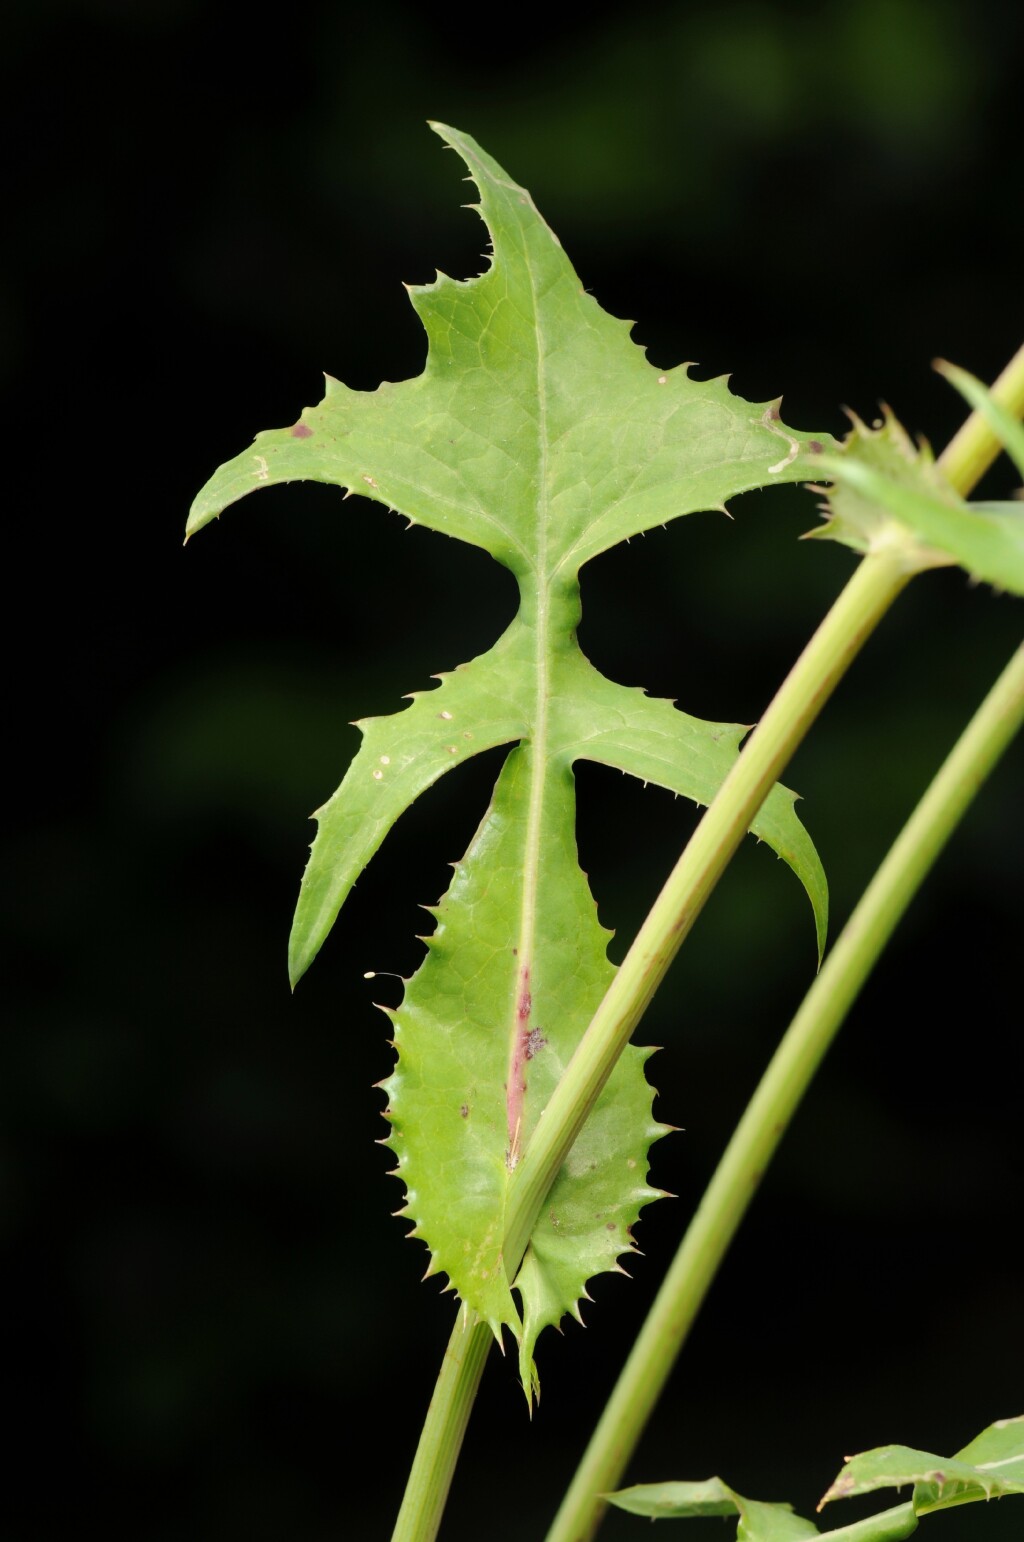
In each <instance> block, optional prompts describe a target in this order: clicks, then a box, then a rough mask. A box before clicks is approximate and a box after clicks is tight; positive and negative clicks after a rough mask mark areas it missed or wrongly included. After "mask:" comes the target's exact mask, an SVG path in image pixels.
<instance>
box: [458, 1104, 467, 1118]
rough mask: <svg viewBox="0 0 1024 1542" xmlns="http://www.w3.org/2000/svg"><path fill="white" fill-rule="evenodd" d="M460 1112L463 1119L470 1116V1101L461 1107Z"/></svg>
mask: <svg viewBox="0 0 1024 1542" xmlns="http://www.w3.org/2000/svg"><path fill="white" fill-rule="evenodd" d="M459 1113H460V1114H461V1115H462V1117H463V1119H468V1118H469V1104H468V1103H463V1105H462V1107H461V1108H460V1109H459Z"/></svg>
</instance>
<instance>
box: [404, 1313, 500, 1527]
mask: <svg viewBox="0 0 1024 1542" xmlns="http://www.w3.org/2000/svg"><path fill="white" fill-rule="evenodd" d="M490 1344H491V1331H490V1329H489V1328H488V1327H487V1326H486V1324H483V1323H479V1322H473V1321H471V1320H470V1316H469V1312H468V1311H467V1309H466V1308H465V1307H462V1309H461V1310H460V1312H459V1315H458V1319H457V1320H456V1323H455V1329H454V1332H453V1333H452V1336H451V1338H450V1339H449V1341H448V1348H447V1349H446V1350H445V1356H444V1359H443V1361H442V1362H441V1374H440V1375H439V1376H438V1378H437V1386H436V1387H435V1388H434V1395H433V1397H432V1398H431V1400H430V1407H429V1408H428V1409H427V1417H426V1420H425V1422H424V1425H423V1433H422V1434H421V1436H420V1442H419V1445H418V1446H417V1447H416V1456H415V1458H414V1460H413V1464H412V1470H411V1471H410V1473H409V1480H408V1482H407V1483H406V1485H405V1494H404V1495H403V1498H402V1508H401V1510H400V1511H399V1512H398V1520H397V1521H396V1522H395V1529H394V1532H393V1533H392V1542H422V1539H423V1538H427V1537H436V1535H437V1530H438V1527H439V1526H440V1524H441V1516H442V1514H443V1512H444V1506H445V1501H446V1500H447V1498H448V1490H449V1488H450V1487H451V1481H452V1474H453V1473H454V1471H455V1463H456V1461H457V1460H458V1456H459V1451H460V1449H461V1446H462V1438H463V1436H464V1435H465V1433H466V1425H467V1424H468V1422H469V1415H470V1413H471V1411H472V1408H473V1402H474V1400H475V1398H476V1394H477V1388H478V1387H479V1385H480V1378H481V1376H482V1375H483V1370H484V1365H485V1363H486V1361H487V1351H488V1349H489V1348H490Z"/></svg>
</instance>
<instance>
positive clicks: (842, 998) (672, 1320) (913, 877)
mask: <svg viewBox="0 0 1024 1542" xmlns="http://www.w3.org/2000/svg"><path fill="white" fill-rule="evenodd" d="M1022 721H1024V647H1021V648H1019V649H1018V650H1017V652H1016V653H1015V654H1014V656H1013V658H1012V659H1011V660H1010V663H1009V664H1008V665H1007V667H1006V669H1005V670H1004V671H1003V673H1002V675H1001V676H1000V677H999V679H998V681H997V682H996V684H995V685H994V686H993V688H992V690H991V691H990V692H989V694H988V696H987V697H986V698H985V701H984V702H983V703H982V705H981V707H980V708H979V710H978V712H977V713H976V714H975V716H974V718H973V719H972V720H971V722H970V724H969V725H968V727H967V729H966V730H965V732H964V733H963V735H962V736H961V738H960V739H959V741H958V742H957V744H956V746H955V747H954V749H953V751H952V753H951V754H950V755H949V758H948V759H947V760H946V762H945V764H944V765H943V767H942V769H941V770H940V771H939V773H938V775H937V776H936V778H935V780H934V781H933V782H932V784H931V786H930V787H929V789H928V791H927V792H926V793H925V795H924V797H923V798H922V799H921V802H920V803H919V804H918V806H917V808H916V809H915V810H914V813H913V814H912V815H911V817H910V819H909V820H908V822H907V824H906V826H905V827H904V829H903V831H902V832H901V834H900V835H899V837H898V839H897V840H896V843H895V845H894V846H893V847H892V849H891V850H890V852H889V854H888V856H887V857H886V858H885V861H884V862H883V863H882V865H881V867H880V868H879V869H878V871H877V873H876V874H875V876H874V878H873V879H872V881H871V883H870V884H869V885H868V888H867V889H866V890H865V893H864V895H863V897H862V899H861V901H860V903H859V904H858V906H857V908H856V909H855V910H854V912H853V914H852V916H851V917H850V919H849V921H848V922H847V924H846V926H845V927H844V929H843V932H842V935H841V936H840V938H839V940H838V941H837V943H836V945H835V947H834V948H833V949H832V952H831V953H830V954H829V957H828V959H827V961H826V963H825V966H824V968H823V969H822V971H821V973H820V974H819V975H818V977H817V978H816V980H815V981H814V984H813V985H812V986H811V989H810V990H809V991H808V993H807V996H806V997H805V999H804V1002H803V1005H802V1006H801V1008H800V1010H799V1012H798V1013H797V1015H796V1017H795V1018H794V1019H793V1022H792V1024H791V1025H790V1027H789V1029H788V1031H787V1033H786V1036H785V1038H784V1039H783V1040H782V1043H781V1044H780V1045H779V1048H778V1050H777V1051H776V1053H775V1056H774V1057H773V1059H772V1061H771V1064H770V1065H769V1067H768V1069H767V1071H766V1072H765V1074H764V1076H763V1078H762V1080H761V1083H760V1085H759V1087H758V1088H757V1091H756V1092H755V1093H754V1096H753V1098H752V1099H751V1100H750V1103H749V1104H748V1106H747V1109H746V1112H745V1113H744V1115H743V1118H742V1119H741V1120H740V1123H739V1125H738V1126H737V1129H736V1132H735V1134H734V1135H733V1137H732V1140H731V1141H730V1142H729V1145H728V1147H727V1149H726V1152H725V1155H724V1156H723V1157H722V1160H721V1162H720V1163H719V1166H718V1169H717V1171H716V1172H715V1175H714V1177H713V1178H712V1180H711V1182H710V1184H709V1185H708V1187H707V1190H706V1192H705V1194H704V1198H703V1199H702V1201H701V1203H700V1206H699V1207H698V1209H697V1212H696V1214H695V1215H694V1218H693V1220H692V1221H691V1223H690V1226H689V1228H688V1230H687V1232H686V1236H685V1237H684V1238H683V1241H682V1244H681V1246H680V1248H679V1251H678V1252H677V1254H676V1256H675V1259H674V1260H673V1262H672V1266H671V1268H670V1269H669V1272H668V1274H667V1275H666V1276H665V1280H664V1282H663V1284H662V1287H661V1289H660V1291H659V1292H658V1295H657V1297H656V1298H655V1301H654V1304H653V1306H652V1307H651V1310H650V1312H649V1314H648V1317H647V1320H646V1322H645V1323H644V1326H643V1328H642V1329H641V1331H640V1335H639V1337H638V1338H637V1340H636V1343H635V1344H634V1346H633V1351H632V1353H631V1354H630V1357H629V1359H628V1360H627V1362H626V1365H625V1367H624V1369H623V1371H622V1374H621V1376H620V1377H619V1381H618V1384H617V1385H616V1387H615V1390H614V1392H613V1393H612V1395H611V1398H610V1399H609V1401H608V1403H607V1405H606V1407H605V1410H604V1413H603V1415H602V1417H601V1420H600V1423H599V1424H598V1426H597V1428H596V1430H595V1431H594V1434H593V1437H592V1438H591V1441H590V1445H589V1446H588V1448H587V1451H586V1453H585V1455H584V1457H583V1460H582V1462H581V1463H580V1465H579V1467H578V1468H577V1471H576V1476H575V1478H574V1480H573V1483H572V1485H571V1487H570V1489H569V1491H568V1493H567V1494H566V1497H565V1500H564V1501H563V1504H562V1508H561V1509H560V1511H559V1513H558V1515H557V1517H556V1519H555V1522H554V1525H553V1526H552V1528H551V1530H550V1532H549V1533H548V1538H547V1542H585V1539H587V1538H589V1537H591V1536H593V1534H594V1532H595V1530H596V1529H597V1526H598V1524H599V1522H600V1519H601V1516H602V1514H603V1511H604V1508H605V1505H604V1501H603V1500H602V1499H601V1497H600V1496H601V1495H602V1494H605V1493H607V1492H608V1491H609V1490H611V1489H614V1488H615V1487H616V1486H617V1485H618V1483H619V1480H620V1478H621V1476H622V1473H623V1471H624V1470H625V1466H626V1463H627V1461H628V1460H629V1458H630V1456H631V1455H632V1453H633V1450H634V1448H635V1446H636V1443H637V1441H638V1439H639V1437H640V1434H641V1432H642V1430H643V1428H644V1426H645V1424H646V1422H647V1419H648V1418H649V1416H650V1414H651V1411H652V1409H653V1408H654V1405H655V1403H656V1401H657V1399H658V1396H659V1395H660V1393H661V1390H662V1388H663V1387H664V1385H665V1382H666V1380H667V1379H668V1376H669V1373H670V1372H671V1370H672V1367H673V1365H674V1363H675V1359H676V1356H677V1355H678V1353H679V1350H680V1348H681V1347H682V1344H683V1341H684V1340H685V1338H686V1335H687V1333H688V1332H689V1329H690V1327H691V1325H692V1323H693V1321H694V1318H695V1317H696V1315H697V1312H698V1311H699V1309H700V1307H701V1304H702V1303H703V1300H704V1297H705V1295H706V1294H707V1290H708V1286H709V1285H710V1283H711V1281H712V1279H713V1278H714V1276H715V1273H716V1271H717V1269H718V1267H719V1264H720V1263H721V1261H722V1258H723V1257H724V1255H725V1252H726V1250H727V1248H728V1247H729V1244H730V1242H731V1241H732V1239H733V1237H734V1235H735V1233H736V1230H737V1227H738V1226H739V1224H740V1221H741V1220H742V1219H743V1216H744V1214H745V1213H746V1210H747V1206H748V1205H749V1204H750V1201H751V1199H752V1198H753V1195H754V1193H755V1192H756V1190H757V1187H758V1184H759V1183H760V1181H761V1177H762V1175H763V1173H764V1171H765V1168H766V1167H767V1165H768V1163H769V1162H770V1160H771V1158H772V1156H773V1154H774V1152H775V1149H776V1147H777V1146H778V1144H779V1141H780V1140H781V1138H782V1136H783V1134H784V1132H785V1130H786V1128H787V1126H788V1124H789V1121H790V1119H791V1118H792V1116H793V1112H794V1110H795V1109H796V1108H797V1106H798V1104H799V1103H800V1100H801V1098H802V1097H803V1095H804V1092H805V1091H806V1090H807V1087H808V1085H809V1083H810V1081H811V1078H812V1077H813V1076H814V1073H815V1071H816V1070H817V1068H818V1066H819V1065H820V1063H821V1061H822V1058H823V1057H824V1055H825V1052H826V1050H827V1049H828V1047H829V1045H830V1044H831V1042H832V1040H833V1038H834V1037H835V1034H836V1031H837V1030H838V1028H839V1026H840V1024H841V1023H842V1021H843V1019H844V1018H845V1016H846V1014H847V1012H848V1011H849V1009H850V1006H851V1005H852V1003H853V1001H854V1000H855V998H856V996H857V993H858V992H859V990H860V988H861V986H862V985H863V983H864V981H865V979H866V978H867V976H868V974H869V973H870V972H871V969H872V968H873V966H874V964H875V962H876V960H877V958H878V956H879V954H880V953H881V951H882V949H883V947H884V946H885V944H886V942H887V941H888V939H889V938H890V936H891V935H892V933H893V931H894V929H895V927H896V924H897V922H898V921H899V919H900V917H901V916H902V915H903V913H904V911H905V910H906V908H907V906H908V905H909V904H910V901H911V899H912V898H913V896H914V895H915V894H916V892H917V890H918V889H919V887H920V885H921V883H922V881H923V879H924V878H925V876H926V874H927V873H928V872H929V870H930V869H931V867H932V865H933V863H934V862H935V860H936V858H937V857H938V855H939V853H940V852H941V850H942V848H943V847H944V845H945V844H946V841H947V840H948V839H949V836H950V834H951V833H952V831H953V830H954V829H955V827H956V825H957V823H958V822H959V820H960V819H961V817H962V816H963V813H964V811H965V809H966V808H967V807H968V805H969V804H970V802H971V800H972V799H973V798H974V795H975V794H976V792H977V791H978V789H979V787H980V786H981V784H982V782H983V781H984V779H985V777H986V776H987V775H988V773H989V771H990V770H991V769H992V767H993V766H994V765H995V763H996V761H997V760H998V759H999V756H1000V755H1001V754H1002V752H1003V750H1004V749H1005V748H1006V746H1007V744H1008V743H1009V742H1010V740H1011V739H1012V737H1013V735H1014V734H1015V733H1016V732H1017V730H1018V729H1019V728H1020V726H1021V723H1022Z"/></svg>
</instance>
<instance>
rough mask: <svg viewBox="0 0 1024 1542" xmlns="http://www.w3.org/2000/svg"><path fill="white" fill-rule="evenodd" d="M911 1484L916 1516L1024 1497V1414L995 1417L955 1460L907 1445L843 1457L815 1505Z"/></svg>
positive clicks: (885, 1447) (876, 1449)
mask: <svg viewBox="0 0 1024 1542" xmlns="http://www.w3.org/2000/svg"><path fill="white" fill-rule="evenodd" d="M908 1484H913V1486H914V1509H915V1510H916V1512H917V1513H918V1514H919V1515H925V1514H928V1513H929V1512H930V1511H932V1510H946V1509H950V1508H951V1507H953V1506H955V1505H962V1504H969V1503H971V1502H973V1501H975V1500H979V1499H995V1498H997V1497H999V1496H1001V1495H1006V1494H1024V1416H1021V1417H1018V1418H1014V1419H1000V1420H998V1421H997V1422H996V1423H995V1424H991V1425H989V1427H988V1428H987V1429H985V1430H983V1431H982V1433H981V1434H980V1435H978V1436H977V1437H976V1438H975V1439H974V1440H972V1441H971V1442H970V1443H969V1444H968V1445H966V1446H964V1448H963V1450H962V1451H958V1452H957V1453H956V1455H955V1456H951V1457H943V1456H936V1455H935V1454H934V1453H933V1452H930V1451H915V1450H913V1449H912V1448H911V1447H910V1446H877V1447H876V1448H875V1449H874V1450H871V1451H863V1452H861V1454H860V1455H859V1456H852V1457H849V1458H848V1459H847V1462H846V1466H845V1467H844V1468H843V1470H842V1472H841V1473H840V1474H839V1476H838V1477H837V1478H836V1480H835V1482H834V1483H833V1484H832V1486H831V1487H830V1488H829V1489H828V1491H827V1493H826V1494H825V1495H824V1496H823V1498H822V1500H821V1503H820V1504H819V1505H818V1509H819V1510H820V1509H821V1508H822V1507H823V1506H824V1505H826V1504H829V1503H830V1502H831V1501H832V1500H835V1499H850V1498H853V1497H854V1496H856V1495H858V1494H870V1493H872V1492H874V1490H876V1489H881V1488H905V1487H906V1486H907V1485H908Z"/></svg>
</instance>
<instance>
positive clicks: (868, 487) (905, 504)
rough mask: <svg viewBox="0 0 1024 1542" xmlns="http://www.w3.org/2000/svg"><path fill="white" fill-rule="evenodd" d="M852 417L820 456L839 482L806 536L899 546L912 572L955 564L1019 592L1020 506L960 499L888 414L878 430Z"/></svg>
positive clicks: (1023, 511)
mask: <svg viewBox="0 0 1024 1542" xmlns="http://www.w3.org/2000/svg"><path fill="white" fill-rule="evenodd" d="M853 421H854V427H853V431H852V432H851V433H850V434H849V436H848V437H847V438H846V439H845V440H844V441H843V444H842V445H841V447H840V449H839V452H838V453H837V454H824V455H822V456H820V457H819V459H818V463H817V464H818V472H819V474H820V475H823V476H825V477H828V478H830V479H831V480H832V481H833V482H835V484H836V485H835V487H833V488H831V489H830V490H829V491H828V501H827V504H826V515H827V523H826V524H825V525H823V526H821V527H820V528H818V529H817V530H812V531H811V532H810V535H811V536H812V537H819V538H822V539H825V540H832V541H840V542H842V543H843V544H844V545H846V546H852V547H853V548H854V549H855V550H856V551H862V552H867V551H876V550H878V549H880V548H881V547H887V548H889V549H896V550H898V551H900V552H902V554H903V556H904V558H905V561H906V566H907V570H908V571H909V572H920V571H922V570H923V569H925V568H932V567H949V566H952V565H953V564H956V563H959V564H960V566H961V567H963V568H965V569H966V570H967V572H968V573H969V574H970V575H971V577H972V578H975V579H979V580H981V581H983V582H985V583H990V584H994V585H995V586H996V587H997V588H999V589H1007V590H1009V591H1010V592H1011V593H1013V594H1024V504H1021V503H1013V502H1004V503H967V502H965V501H964V499H962V498H961V497H960V496H959V495H958V494H957V493H956V492H955V490H954V489H953V488H952V487H951V486H950V485H949V483H948V482H947V481H946V479H945V477H944V476H943V475H942V473H941V471H940V470H939V468H938V466H937V465H936V464H935V462H934V460H933V458H932V455H931V452H930V451H929V450H928V448H927V446H915V445H914V444H913V443H912V442H911V440H910V438H909V436H908V434H907V432H906V430H905V429H904V428H903V427H902V425H901V424H900V423H898V422H897V420H896V419H895V418H894V417H893V416H892V414H891V413H890V412H888V411H886V412H885V415H884V418H883V420H882V422H881V424H880V425H879V426H878V427H877V428H875V429H870V428H867V427H866V426H865V425H864V424H863V423H861V422H860V420H859V419H858V418H856V417H854V420H853Z"/></svg>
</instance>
